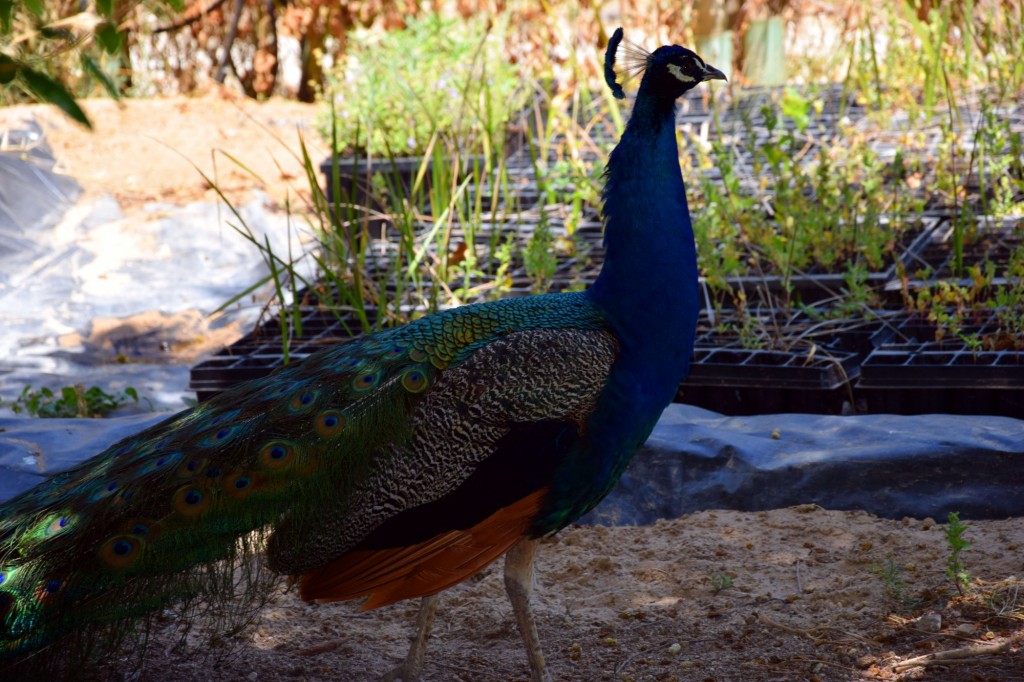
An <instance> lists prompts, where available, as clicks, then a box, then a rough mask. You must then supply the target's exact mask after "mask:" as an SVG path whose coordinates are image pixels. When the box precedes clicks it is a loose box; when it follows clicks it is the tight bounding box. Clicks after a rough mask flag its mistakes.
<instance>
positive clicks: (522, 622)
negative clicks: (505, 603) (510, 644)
mask: <svg viewBox="0 0 1024 682" xmlns="http://www.w3.org/2000/svg"><path fill="white" fill-rule="evenodd" d="M538 544H539V541H538V540H531V539H525V540H521V541H520V542H519V543H518V544H517V545H515V546H514V547H512V549H510V550H509V551H508V553H507V554H506V555H505V591H506V592H508V600H509V601H510V602H512V612H513V613H515V615H516V623H518V624H519V633H520V634H521V635H522V636H523V644H525V645H526V657H527V658H528V659H529V660H530V678H531V679H532V682H551V675H549V674H548V671H547V665H546V664H545V662H544V654H543V652H541V650H540V636H539V635H538V634H537V623H536V622H534V619H533V611H532V610H531V609H530V592H532V591H533V556H534V555H535V554H536V553H537V545H538Z"/></svg>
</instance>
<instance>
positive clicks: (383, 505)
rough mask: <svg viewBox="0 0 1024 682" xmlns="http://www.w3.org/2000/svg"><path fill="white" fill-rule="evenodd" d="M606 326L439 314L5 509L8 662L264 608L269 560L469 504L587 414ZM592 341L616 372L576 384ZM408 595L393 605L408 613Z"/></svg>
mask: <svg viewBox="0 0 1024 682" xmlns="http://www.w3.org/2000/svg"><path fill="white" fill-rule="evenodd" d="M604 327H605V323H604V320H603V318H602V316H601V314H600V312H599V311H598V310H597V309H596V308H594V307H593V306H592V305H590V304H589V303H588V301H587V300H586V299H585V297H583V296H582V295H578V294H574V295H556V296H542V297H533V298H523V299H510V300H507V301H499V302H495V303H490V304H483V305H475V306H465V307H462V308H458V309H454V310H450V311H445V312H442V313H438V314H436V315H432V316H429V317H425V318H422V319H420V320H418V321H416V322H414V323H412V324H409V325H407V326H404V327H401V328H397V329H392V330H388V331H383V332H379V333H377V334H373V335H370V336H366V337H362V338H361V339H357V340H355V341H353V342H350V343H345V344H341V345H339V346H337V347H334V348H330V349H327V350H324V351H322V352H320V353H317V354H315V355H312V356H310V357H309V358H307V359H306V360H305V361H304V362H302V363H299V364H297V365H295V366H293V367H289V368H285V369H282V370H280V371H278V372H275V373H273V374H271V375H269V376H267V377H265V378H262V379H259V380H256V381H253V382H250V383H247V384H244V385H241V386H238V387H236V388H234V389H232V390H230V391H227V392H225V393H223V394H221V395H220V396H217V397H216V398H214V399H212V400H210V401H209V402H208V403H205V404H202V405H199V406H197V407H195V408H193V409H191V410H186V411H184V412H181V413H179V414H177V415H175V416H173V417H171V418H169V419H168V420H166V421H164V422H161V423H160V424H157V425H155V426H153V427H151V428H149V429H147V430H146V431H144V432H142V433H140V434H138V435H136V436H133V437H131V438H128V439H125V440H123V441H121V442H119V443H117V444H115V445H113V446H111V447H110V448H109V449H107V450H106V451H105V452H103V453H101V454H99V455H97V456H96V457H93V458H92V459H90V460H88V461H86V462H83V463H82V464H81V465H79V466H77V467H75V468H74V469H71V470H69V471H66V472H64V473H61V474H59V475H57V476H55V477H53V478H51V479H50V480H48V481H46V482H45V483H43V484H41V485H39V486H37V487H36V488H34V489H32V490H29V491H28V492H26V493H24V494H22V495H20V496H18V497H16V498H14V499H12V500H10V501H8V502H7V503H5V504H4V505H2V506H0V519H2V521H0V619H2V621H0V623H2V628H0V662H2V661H4V660H13V659H15V658H17V657H18V656H19V655H21V654H25V653H26V652H32V651H35V650H38V649H39V648H40V647H43V646H45V645H47V644H49V643H51V642H54V641H55V640H57V639H59V638H61V637H62V636H64V635H67V634H68V633H72V632H78V631H79V630H81V629H82V628H83V627H85V626H95V625H100V626H103V627H105V629H106V636H109V638H110V639H111V640H112V641H115V640H117V639H119V638H120V637H121V636H123V634H124V633H125V632H128V631H130V630H131V629H132V628H133V627H134V626H135V624H134V623H133V622H132V621H131V617H132V616H137V615H140V614H145V613H149V612H152V611H154V610H155V609H158V608H160V607H161V606H164V605H166V604H169V603H171V602H174V601H178V600H183V599H192V600H196V599H199V600H201V601H202V602H203V603H206V604H218V603H223V604H231V603H232V602H233V601H234V600H236V599H237V598H238V596H239V594H242V595H249V596H252V594H253V592H254V590H257V587H258V588H259V589H260V590H265V589H266V587H267V586H269V585H270V584H271V582H270V581H268V580H265V579H263V577H262V573H261V571H260V570H259V569H258V568H256V567H254V562H253V557H254V556H256V555H258V554H259V553H261V552H262V551H263V550H265V549H267V548H269V550H270V551H269V558H270V565H271V566H272V567H273V568H274V569H275V571H276V572H280V573H286V574H290V575H301V574H303V573H307V572H308V571H310V570H311V569H313V568H315V567H317V566H321V565H323V564H325V563H327V562H328V561H330V560H331V559H333V558H335V557H337V556H338V555H340V554H342V553H344V552H345V551H346V550H347V549H350V548H352V547H354V546H356V545H357V544H358V543H359V541H360V540H362V539H363V538H365V537H366V536H367V535H368V534H369V533H370V532H371V531H373V530H374V529H375V528H377V527H378V526H379V525H380V524H381V523H382V522H383V521H385V520H386V519H388V518H391V517H393V516H395V515H396V514H397V513H399V512H400V511H402V510H404V509H410V508H412V507H414V506H417V505H423V504H427V503H430V502H432V501H434V500H436V499H438V498H441V497H443V496H445V495H446V494H449V493H450V492H451V491H452V490H453V489H454V488H456V487H458V485H459V483H460V482H461V481H462V480H464V479H465V478H466V477H467V476H468V475H470V474H471V473H472V472H473V471H474V468H475V467H476V465H477V464H478V463H479V461H480V460H481V459H482V458H484V457H486V456H487V455H489V454H490V453H491V449H492V448H491V447H489V445H488V444H490V445H493V444H495V443H497V442H498V441H500V439H501V438H502V437H503V436H504V435H505V433H506V432H507V430H508V426H507V424H508V422H509V421H514V420H517V419H518V420H523V421H527V420H531V419H536V418H537V417H544V418H547V419H550V418H552V417H556V418H557V417H559V416H562V415H567V414H569V413H570V412H576V413H579V414H582V413H583V412H584V411H585V410H586V409H587V407H588V404H589V403H592V402H593V396H594V395H595V394H596V393H597V392H598V391H599V390H600V387H601V385H602V384H603V381H604V376H605V373H606V368H603V367H602V366H603V365H605V366H606V365H607V364H608V362H609V360H610V357H611V356H612V355H613V353H614V348H613V344H612V342H611V341H610V337H608V336H607V332H606V331H604ZM556 330H557V331H558V334H555V333H554V332H555V331H556ZM567 331H568V332H569V333H568V334H566V332H567ZM595 337H596V338H597V339H598V344H599V345H598V346H597V348H601V349H602V351H601V352H603V354H604V355H605V356H606V358H605V360H604V361H603V362H595V363H594V364H593V365H591V366H592V367H593V369H592V371H590V372H589V373H587V374H585V375H583V377H582V379H581V378H580V377H578V376H574V372H575V370H574V369H573V367H575V365H576V364H577V362H578V359H579V357H581V356H582V357H584V358H589V359H594V358H595V356H596V355H597V354H598V351H595V350H594V348H595V347H594V345H593V340H594V338H595ZM552 344H554V345H556V346H558V348H557V349H554V350H557V351H558V352H557V353H556V354H551V351H552V350H553V348H552ZM537 356H543V357H547V358H549V359H548V360H543V359H542V358H541V357H537ZM545 364H546V365H547V366H548V367H547V370H548V372H549V374H552V373H553V374H554V375H556V378H558V379H559V380H560V381H562V382H566V383H562V384H561V388H560V390H559V391H558V392H557V395H555V394H554V393H553V392H552V391H550V389H549V388H547V384H546V383H545V382H535V385H534V386H532V387H531V386H529V385H528V384H529V379H530V378H529V377H520V376H518V375H520V374H523V373H526V372H531V371H534V370H535V369H536V368H543V367H544V365H545ZM559 374H560V375H561V376H557V375H559ZM523 379H525V381H523ZM572 382H575V383H572ZM587 396H589V403H588V398H587ZM453 398H454V399H453ZM480 413H487V414H490V415H500V417H499V418H493V417H492V418H489V419H487V418H485V419H478V418H475V417H477V416H478V415H479V414H480ZM453 433H455V434H458V435H459V437H457V438H452V437H451V435H452V434H453ZM422 453H430V455H429V459H430V462H425V461H422V460H423V459H424V458H426V457H427V456H428V455H424V454H422ZM382 480H385V481H387V482H388V483H387V486H386V487H381V486H380V485H379V483H378V482H379V481H382ZM382 491H383V492H382ZM428 532H429V531H428ZM307 582H308V581H307ZM239 583H241V584H239ZM364 587H365V586H364ZM370 587H372V586H370ZM370 591H371V590H370V589H369V588H367V589H363V590H362V591H360V590H359V589H357V590H356V592H357V594H356V595H353V596H358V595H359V594H366V593H369V592H370ZM392 592H394V594H392V595H391V597H389V598H387V599H386V601H385V602H384V603H387V602H390V601H395V600H397V599H400V598H404V597H403V596H401V594H402V591H401V590H398V591H394V590H392ZM228 610H229V611H230V610H232V609H228ZM122 630H124V632H122ZM90 637H92V638H94V637H95V633H93V634H91V635H90ZM0 664H2V663H0Z"/></svg>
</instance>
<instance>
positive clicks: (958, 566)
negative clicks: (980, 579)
mask: <svg viewBox="0 0 1024 682" xmlns="http://www.w3.org/2000/svg"><path fill="white" fill-rule="evenodd" d="M968 528H970V526H968V525H967V524H966V523H963V522H962V521H960V513H959V512H949V516H948V517H947V523H946V528H945V531H944V532H945V534H946V543H947V544H948V545H949V556H948V557H947V558H946V577H947V578H948V579H950V580H952V581H953V584H954V585H956V590H957V592H959V593H960V594H966V593H968V592H969V591H970V587H971V573H970V571H968V570H967V566H966V565H965V564H964V562H963V559H962V558H961V554H962V553H963V552H966V551H967V550H969V549H970V548H971V543H970V542H968V541H967V539H966V538H965V537H964V533H966V532H967V529H968Z"/></svg>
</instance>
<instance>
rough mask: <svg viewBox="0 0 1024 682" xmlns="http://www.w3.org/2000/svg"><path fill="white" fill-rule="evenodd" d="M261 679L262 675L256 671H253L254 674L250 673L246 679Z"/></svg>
mask: <svg viewBox="0 0 1024 682" xmlns="http://www.w3.org/2000/svg"><path fill="white" fill-rule="evenodd" d="M259 678H260V674H259V673H258V672H255V671H253V672H251V673H249V674H248V675H246V676H245V679H247V680H258V679H259Z"/></svg>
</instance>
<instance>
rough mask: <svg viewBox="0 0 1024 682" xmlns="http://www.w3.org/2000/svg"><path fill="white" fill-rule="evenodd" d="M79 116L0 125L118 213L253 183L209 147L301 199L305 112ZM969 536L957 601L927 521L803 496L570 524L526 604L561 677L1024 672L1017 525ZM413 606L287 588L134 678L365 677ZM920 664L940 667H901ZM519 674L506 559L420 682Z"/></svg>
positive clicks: (705, 679)
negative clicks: (362, 605)
mask: <svg viewBox="0 0 1024 682" xmlns="http://www.w3.org/2000/svg"><path fill="white" fill-rule="evenodd" d="M86 110H87V111H88V112H89V113H90V115H91V116H92V117H93V120H94V122H95V124H96V131H95V132H93V133H88V132H86V131H84V130H83V129H81V128H79V127H78V126H76V125H75V124H73V123H70V122H68V121H66V120H65V119H63V118H62V117H61V116H60V115H59V114H57V113H56V112H54V111H52V110H49V109H46V108H42V107H15V108H11V109H5V110H2V111H0V123H2V122H3V121H4V120H10V117H17V116H21V115H25V114H26V113H28V114H34V115H36V116H37V117H38V118H39V120H40V121H41V122H42V124H43V128H44V130H45V132H46V134H47V136H48V138H49V140H50V143H51V145H52V146H53V148H54V152H55V153H56V155H57V156H58V158H59V159H60V161H61V163H62V164H63V165H64V167H65V168H66V169H67V170H68V171H69V172H70V173H71V174H73V175H74V176H75V177H76V178H78V180H79V181H80V182H81V183H82V184H83V186H84V187H85V189H86V198H88V197H96V196H99V195H101V194H103V193H110V194H112V195H113V196H114V197H115V198H117V199H118V201H119V202H121V204H122V206H123V207H124V209H125V212H126V214H127V215H130V211H131V210H132V207H133V206H140V205H141V204H142V203H144V202H146V201H151V200H154V199H160V200H163V201H171V202H186V201H195V200H199V199H206V200H210V201H213V200H215V198H216V197H215V194H214V193H213V192H212V190H210V188H209V186H208V184H207V183H206V182H205V181H204V180H203V179H202V178H201V177H200V176H199V175H198V174H197V173H196V171H195V168H194V167H193V166H192V163H193V162H194V163H195V164H197V165H198V166H200V167H201V168H203V169H204V171H206V172H207V173H209V174H211V175H212V174H213V173H214V166H213V162H212V161H211V152H212V150H220V151H222V152H226V153H227V154H230V155H231V156H233V157H235V158H236V159H238V160H239V161H240V162H241V163H242V164H243V165H245V166H246V167H247V168H249V169H251V170H252V171H253V172H254V174H255V175H257V176H259V178H260V179H259V180H257V179H254V178H253V177H252V175H251V174H249V173H248V172H246V171H243V170H241V168H240V167H239V166H238V165H237V164H234V163H232V162H231V161H230V160H229V159H228V157H227V156H226V155H224V154H220V153H217V154H214V155H213V156H214V158H216V159H217V167H216V174H217V177H218V179H219V182H220V184H222V185H223V186H224V188H225V190H226V191H227V193H228V194H229V195H238V196H241V195H242V194H243V193H245V192H248V191H249V190H251V189H253V188H259V189H262V190H264V191H266V192H267V193H268V194H269V195H270V196H271V197H273V198H274V199H275V200H276V201H282V200H283V199H284V198H285V197H286V196H290V197H295V196H296V191H297V190H296V187H301V184H302V174H301V167H300V165H299V163H298V161H296V160H295V159H294V157H293V156H292V155H291V153H290V152H289V148H288V147H285V146H282V145H281V144H280V143H279V142H278V141H277V140H276V139H275V137H274V136H275V135H276V136H278V137H280V138H282V139H284V140H286V141H288V142H289V143H291V149H295V148H296V145H295V144H294V140H295V139H296V135H295V130H296V127H297V126H299V127H303V126H304V127H305V129H306V130H307V132H308V131H309V130H310V129H309V126H310V124H311V121H312V117H313V116H314V114H315V109H314V108H313V107H310V106H309V105H303V104H297V103H293V102H276V101H275V102H270V103H265V104H256V103H253V102H247V101H236V100H234V99H233V98H232V97H230V96H227V95H223V94H221V93H219V92H213V93H211V94H210V95H208V96H206V97H203V98H200V99H165V100H148V101H128V102H125V103H124V104H123V105H120V106H118V105H116V104H114V103H111V102H107V101H95V102H88V103H86ZM307 141H308V142H315V140H313V135H312V133H309V134H308V135H307ZM320 149H321V150H322V147H320ZM319 153H322V151H321V152H318V154H319ZM314 158H317V157H316V156H315V157H314ZM193 351H194V348H190V349H189V353H188V355H189V356H190V357H189V359H190V360H191V359H192V358H193V357H194V352H193ZM183 359H184V358H183ZM855 484H856V482H855V481H851V485H855ZM967 538H968V539H969V540H970V542H971V544H972V547H971V549H969V550H968V551H967V552H965V554H964V555H963V560H964V563H965V564H966V566H967V568H968V569H969V570H970V572H971V574H972V576H973V577H974V578H976V579H978V580H980V581H982V582H977V583H975V584H974V594H973V595H971V596H969V597H966V598H965V597H961V596H960V595H959V594H957V592H956V590H955V588H954V586H953V584H952V583H951V582H950V581H949V580H948V579H947V578H946V577H945V569H946V559H947V556H948V554H949V549H948V546H947V544H946V541H945V538H944V535H943V530H942V526H941V525H937V524H936V523H935V521H934V520H931V519H904V520H898V521H890V520H882V519H878V518H876V517H873V516H870V515H867V514H863V513H857V512H836V511H826V510H822V509H820V508H817V507H808V508H796V509H783V510H777V511H772V512H759V513H738V512H731V511H706V512H701V513H698V514H693V515H690V516H687V517H684V518H680V519H677V520H672V521H664V522H659V523H657V524H655V525H653V526H649V527H643V528H603V527H592V528H570V529H567V530H565V531H563V532H562V533H560V534H559V535H558V536H557V537H555V538H553V539H551V540H550V541H548V542H546V543H545V545H544V547H543V548H542V551H541V554H540V556H539V559H538V579H537V583H538V585H537V590H536V592H535V597H534V604H535V608H536V610H537V615H538V619H539V627H540V632H541V639H542V641H543V642H544V646H545V650H546V653H547V656H548V660H549V664H550V667H551V672H552V674H553V676H554V678H555V679H556V680H579V681H586V680H687V681H689V680H694V681H702V682H725V681H752V682H768V681H776V680H778V681H782V680H822V681H826V680H836V681H838V680H936V681H938V680H943V681H945V680H950V681H953V682H959V681H981V680H1011V681H1012V680H1024V654H1022V653H1021V641H1022V637H1024V594H1018V592H1019V591H1020V588H1021V582H1020V581H1019V580H1018V578H1021V577H1022V576H1024V519H1012V520H1005V521H985V522H973V523H972V524H971V528H970V529H969V530H968V532H967ZM886 566H888V567H889V568H890V569H891V570H890V571H889V572H888V578H886V570H885V568H886ZM717 588H723V589H717ZM716 589H717V591H716ZM416 610H417V605H416V604H415V603H402V604H398V605H395V606H392V607H386V608H383V609H380V610H378V611H374V612H370V613H361V612H359V611H358V610H357V608H356V606H355V605H351V604H328V605H309V604H304V603H302V602H300V601H299V600H297V598H295V596H294V594H293V593H284V592H282V593H281V594H279V595H276V596H275V597H274V599H273V601H272V603H271V604H270V605H269V606H268V607H267V608H266V609H265V610H264V613H263V619H262V621H261V623H260V624H259V625H258V626H256V627H255V628H254V629H251V630H247V631H245V632H243V633H241V634H240V635H238V636H236V637H234V638H233V639H232V640H230V641H229V642H227V644H230V646H224V644H225V642H223V641H222V640H216V641H219V642H220V643H219V644H211V643H210V639H209V636H208V634H207V633H203V632H202V631H201V629H200V631H199V632H198V633H196V634H195V635H194V636H193V637H192V638H191V642H192V645H191V646H189V647H187V648H186V649H184V650H179V649H174V648H172V647H171V646H170V644H169V642H170V641H171V639H170V638H162V637H158V638H157V640H156V642H155V644H154V646H153V648H152V649H151V651H150V654H149V657H148V659H147V661H148V663H147V667H146V670H145V671H144V672H143V674H142V675H141V676H135V677H133V678H132V679H139V680H168V681H170V680H195V679H205V680H371V679H376V678H378V677H379V676H380V675H382V674H384V673H385V672H386V671H388V670H389V669H390V668H392V667H393V666H394V665H396V664H397V663H398V662H400V660H401V658H402V656H404V653H405V649H406V646H407V638H408V636H409V634H410V632H411V625H412V621H413V618H414V616H415V613H416ZM922 616H924V617H925V618H924V620H923V621H922V620H917V619H919V618H921V617H922ZM937 619H938V620H939V621H940V622H938V623H937V625H938V627H937V628H936V627H935V625H936V620H937ZM171 621H173V617H169V622H171ZM961 650H967V651H968V653H959V654H957V653H954V654H953V656H952V657H951V658H946V659H942V658H941V657H942V656H947V657H949V656H950V653H949V652H956V651H961ZM986 652H987V653H986ZM922 656H924V657H933V658H930V659H929V658H926V659H924V661H925V662H926V663H927V664H926V665H924V666H913V667H909V668H900V667H899V664H900V663H901V662H906V661H907V660H908V659H915V658H917V659H918V660H921V659H920V657H922ZM936 657H938V663H939V664H936V660H935V659H936ZM97 675H98V676H99V677H100V678H102V679H111V680H113V679H123V677H124V675H123V673H121V672H117V671H116V670H115V669H107V670H105V671H103V672H100V673H97ZM528 676H529V673H528V669H527V667H526V660H525V656H524V654H523V651H522V645H521V643H520V640H519V636H518V633H517V631H516V628H515V626H514V624H513V621H512V620H511V611H510V608H509V606H508V603H507V600H506V599H505V597H504V590H503V586H502V580H501V571H500V567H499V566H492V567H491V568H490V569H488V570H487V571H485V572H484V573H483V574H482V575H480V576H479V577H478V578H476V579H473V580H471V581H469V582H467V583H465V584H463V585H461V586H459V587H457V588H455V589H453V590H451V591H450V592H449V593H447V594H446V596H445V597H444V598H443V600H442V604H441V609H440V612H439V614H438V620H437V623H436V626H435V635H434V638H433V640H432V642H431V645H430V649H429V650H428V658H427V663H426V667H425V671H424V676H423V677H424V679H425V680H482V681H487V680H495V681H497V680H525V679H528Z"/></svg>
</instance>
